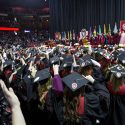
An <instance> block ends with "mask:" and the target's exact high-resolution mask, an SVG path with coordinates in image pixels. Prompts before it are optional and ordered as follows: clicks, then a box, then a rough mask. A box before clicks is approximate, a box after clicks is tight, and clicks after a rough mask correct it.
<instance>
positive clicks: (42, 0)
mask: <svg viewBox="0 0 125 125" xmlns="http://www.w3.org/2000/svg"><path fill="white" fill-rule="evenodd" d="M48 2H49V0H0V9H8V8H11V7H23V8H31V9H33V8H34V9H38V8H43V7H47V6H48Z"/></svg>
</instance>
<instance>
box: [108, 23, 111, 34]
mask: <svg viewBox="0 0 125 125" xmlns="http://www.w3.org/2000/svg"><path fill="white" fill-rule="evenodd" d="M108 34H111V26H110V24H109V28H108Z"/></svg>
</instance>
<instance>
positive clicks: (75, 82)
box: [62, 72, 89, 92]
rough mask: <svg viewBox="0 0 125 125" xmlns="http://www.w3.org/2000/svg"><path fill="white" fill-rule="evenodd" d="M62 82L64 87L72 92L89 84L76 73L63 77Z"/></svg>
mask: <svg viewBox="0 0 125 125" xmlns="http://www.w3.org/2000/svg"><path fill="white" fill-rule="evenodd" d="M62 80H63V82H64V83H65V85H66V86H67V87H68V88H69V89H71V90H72V91H73V92H74V91H76V90H78V89H80V88H81V87H83V86H85V85H87V83H88V82H89V81H88V80H87V79H86V78H85V77H83V76H82V75H80V74H78V73H76V72H74V73H72V74H70V75H68V76H66V77H64V78H63V79H62Z"/></svg>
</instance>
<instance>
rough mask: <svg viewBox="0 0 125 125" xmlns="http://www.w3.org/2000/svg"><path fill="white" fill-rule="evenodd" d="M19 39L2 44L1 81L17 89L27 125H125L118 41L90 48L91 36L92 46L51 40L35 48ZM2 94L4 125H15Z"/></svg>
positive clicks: (123, 56) (123, 57)
mask: <svg viewBox="0 0 125 125" xmlns="http://www.w3.org/2000/svg"><path fill="white" fill-rule="evenodd" d="M85 32H86V31H85V30H84V31H83V33H85ZM116 35H117V37H119V36H120V35H119V34H118V33H117V34H115V35H114V36H116ZM85 36H86V35H85ZM110 36H111V35H110ZM15 37H17V36H15ZM83 37H84V36H83ZM19 38H20V37H19V36H18V39H13V40H12V41H11V40H8V37H5V38H4V40H3V39H1V41H2V43H1V47H0V79H1V80H3V81H4V83H5V86H7V88H10V87H11V88H13V90H14V92H15V94H16V95H17V97H18V99H19V101H20V105H21V109H22V112H23V115H24V118H25V121H26V124H27V125H42V124H47V125H49V124H51V125H52V124H54V125H125V122H124V114H125V110H124V109H125V99H124V98H125V96H124V95H125V85H124V83H125V67H124V66H125V49H124V47H121V46H119V42H120V37H119V38H118V39H117V40H116V42H114V43H110V44H107V43H105V42H104V43H103V44H102V43H101V42H100V43H99V44H95V43H96V42H97V43H98V42H99V41H98V40H96V41H95V42H94V44H92V43H93V42H92V41H93V40H95V38H98V37H97V36H93V37H91V39H92V41H91V39H88V38H87V37H85V38H82V39H79V40H78V41H77V42H76V41H75V40H70V41H69V40H61V41H58V40H55V41H52V40H48V41H45V42H42V43H39V44H35V45H34V44H33V46H27V45H22V44H23V43H21V41H20V40H19ZM106 38H107V37H106ZM7 40H8V41H9V42H10V41H11V43H9V46H8V42H7ZM3 41H4V43H5V44H4V43H3ZM13 41H14V42H13ZM113 41H115V39H113ZM25 43H26V42H25ZM29 43H30V44H32V42H31V41H30V42H29ZM108 43H109V42H108ZM5 45H6V46H5ZM0 83H1V82H0ZM4 83H3V82H2V83H1V84H2V85H1V88H2V86H3V84H4ZM3 88H5V87H3ZM3 88H2V89H3ZM3 90H4V89H3ZM6 91H7V90H6ZM3 92H4V93H3ZM3 92H2V91H0V125H11V124H12V123H13V122H12V121H11V120H12V118H13V117H12V116H13V112H12V110H11V105H10V104H9V102H8V99H6V98H5V97H6V96H5V97H4V94H5V91H3ZM7 92H8V91H7ZM23 123H24V120H23ZM24 124H25V123H24ZM13 125H15V124H13ZM22 125H23V124H22Z"/></svg>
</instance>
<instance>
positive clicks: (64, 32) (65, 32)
mask: <svg viewBox="0 0 125 125" xmlns="http://www.w3.org/2000/svg"><path fill="white" fill-rule="evenodd" d="M64 40H66V32H64Z"/></svg>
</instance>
